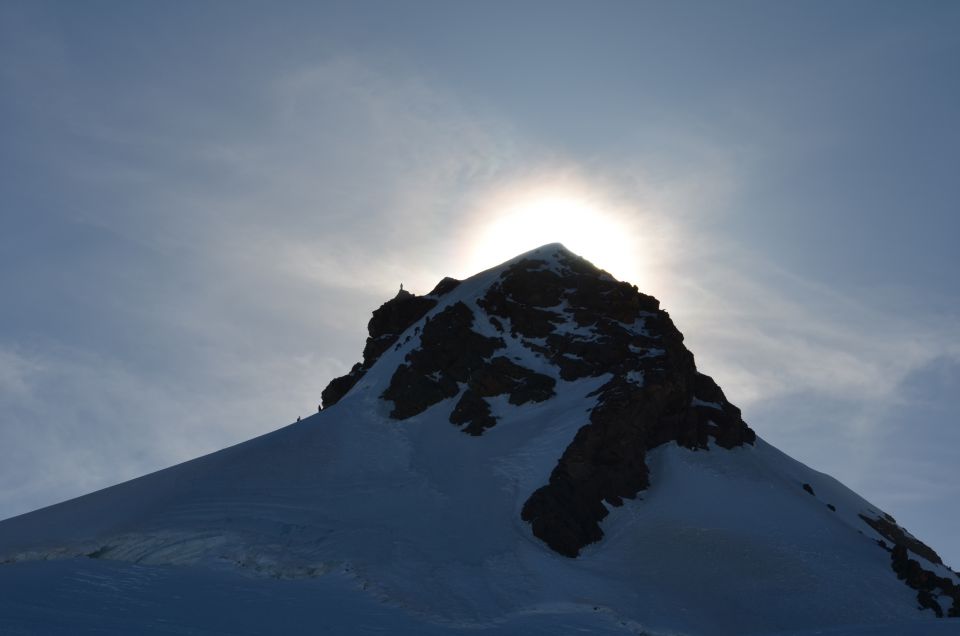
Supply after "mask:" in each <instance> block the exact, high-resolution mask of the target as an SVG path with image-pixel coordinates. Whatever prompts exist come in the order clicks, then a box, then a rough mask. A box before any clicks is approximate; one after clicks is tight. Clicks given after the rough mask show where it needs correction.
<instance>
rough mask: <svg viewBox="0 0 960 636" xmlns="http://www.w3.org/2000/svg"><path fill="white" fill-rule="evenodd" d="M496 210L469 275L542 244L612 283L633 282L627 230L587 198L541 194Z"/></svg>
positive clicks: (633, 253) (632, 248)
mask: <svg viewBox="0 0 960 636" xmlns="http://www.w3.org/2000/svg"><path fill="white" fill-rule="evenodd" d="M496 207H498V208H499V211H498V213H497V212H495V213H494V214H496V216H495V217H494V219H493V220H492V221H490V220H487V221H486V222H485V223H484V224H483V228H482V229H481V230H480V232H479V235H478V236H477V238H476V241H475V243H474V244H473V249H472V250H471V252H472V253H471V257H470V261H471V262H470V267H472V268H474V269H473V271H476V270H479V269H484V268H487V267H492V266H494V265H497V264H499V263H501V262H503V261H505V260H507V259H509V258H511V257H513V256H516V255H517V254H521V253H523V252H526V251H529V250H531V249H534V248H536V247H539V246H541V245H544V244H546V243H563V244H564V245H565V246H566V247H567V249H569V250H570V251H572V252H574V253H575V254H579V255H580V256H583V257H584V258H586V259H587V260H589V261H591V262H592V263H593V264H594V265H597V266H598V267H601V268H603V269H605V270H607V271H608V272H610V273H611V274H613V275H614V276H615V277H617V278H619V279H621V280H628V281H630V282H636V279H637V274H638V272H637V247H636V245H635V241H634V239H633V237H632V235H631V232H630V231H629V227H628V226H627V225H626V224H625V223H624V222H623V221H621V220H620V219H618V218H617V217H616V216H615V215H614V214H613V213H611V212H609V211H605V210H603V209H602V208H601V207H600V206H598V205H596V204H595V203H593V202H591V201H590V200H589V199H588V198H586V197H578V196H572V195H563V194H547V195H542V194H540V195H534V196H527V197H523V198H520V199H519V200H514V201H513V202H512V203H509V202H508V203H505V204H503V205H500V206H496ZM488 214H489V212H488Z"/></svg>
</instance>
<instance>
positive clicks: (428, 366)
mask: <svg viewBox="0 0 960 636" xmlns="http://www.w3.org/2000/svg"><path fill="white" fill-rule="evenodd" d="M473 321H474V315H473V312H472V311H471V310H470V308H469V307H467V306H466V305H465V304H464V303H463V302H457V303H454V304H452V305H450V306H449V307H447V308H446V309H444V310H443V311H441V312H440V313H439V314H437V315H436V316H434V317H433V318H432V319H430V320H428V321H427V323H426V324H425V325H424V327H423V333H422V335H421V337H420V347H419V348H417V349H416V350H414V351H412V352H411V353H410V354H408V355H407V357H406V360H405V362H404V364H401V365H400V366H399V367H397V370H396V371H395V372H394V374H393V377H392V378H391V380H390V386H388V387H387V390H386V391H384V393H383V395H382V397H383V398H384V399H387V400H391V401H393V404H394V407H393V411H392V412H391V413H390V416H391V417H394V418H396V419H400V420H403V419H406V418H408V417H412V416H414V415H417V414H419V413H422V412H423V411H425V410H426V409H427V408H429V407H431V406H433V405H434V404H436V403H438V402H440V401H441V400H444V399H446V398H451V397H454V396H456V395H457V394H458V393H460V390H461V385H466V387H467V388H466V390H465V391H464V394H463V395H462V396H461V398H460V401H459V402H458V404H457V406H456V407H455V408H454V410H453V412H452V413H451V415H450V422H451V423H453V424H460V425H462V424H466V427H465V428H464V431H465V432H467V433H469V434H471V435H480V434H481V433H482V432H483V430H484V429H487V428H490V427H491V426H493V425H494V424H495V423H496V418H495V417H494V416H493V415H491V412H490V405H489V404H488V403H487V402H486V401H485V400H484V399H483V398H487V397H493V396H495V395H503V394H509V396H510V397H509V401H510V403H511V404H523V403H526V402H531V401H534V402H540V401H543V400H546V399H548V398H550V397H552V396H553V387H554V385H555V384H556V380H554V379H553V378H551V377H549V376H546V375H543V374H540V373H535V372H533V371H531V370H530V369H527V368H525V367H521V366H519V365H517V364H515V363H513V362H511V361H510V360H508V359H507V358H505V357H503V356H496V357H494V355H493V354H494V353H495V352H496V351H497V350H499V349H503V348H504V347H505V346H506V344H505V343H504V341H503V339H502V338H491V337H488V336H483V335H481V334H479V333H477V332H475V331H474V330H473Z"/></svg>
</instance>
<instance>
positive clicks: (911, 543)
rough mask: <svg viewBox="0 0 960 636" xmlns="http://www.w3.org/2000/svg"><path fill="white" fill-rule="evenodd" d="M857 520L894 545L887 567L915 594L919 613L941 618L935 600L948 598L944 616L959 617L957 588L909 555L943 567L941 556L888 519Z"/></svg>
mask: <svg viewBox="0 0 960 636" xmlns="http://www.w3.org/2000/svg"><path fill="white" fill-rule="evenodd" d="M860 519H862V520H863V522H864V523H866V524H867V525H869V526H870V527H871V528H873V529H874V530H876V531H877V533H878V534H880V535H881V536H883V537H884V538H885V539H887V540H888V541H890V542H891V543H892V544H893V548H892V549H890V565H891V567H892V568H893V571H894V572H896V574H897V578H899V579H900V580H901V581H903V582H904V583H906V584H907V585H909V586H910V587H912V588H913V589H915V590H917V603H918V605H919V606H920V607H921V608H922V609H929V610H931V611H932V612H933V613H934V614H936V615H937V617H940V618H942V617H943V615H944V611H943V606H942V605H941V604H940V602H939V601H938V600H937V598H938V597H947V598H949V599H950V600H951V605H950V607H949V609H948V610H947V615H948V616H950V617H960V586H958V585H956V584H955V583H954V582H953V581H952V580H951V579H950V578H947V577H945V576H940V575H938V574H937V573H936V572H934V571H933V570H932V569H928V568H924V567H923V565H921V564H920V562H919V561H917V560H916V559H911V558H910V553H911V552H912V553H913V554H915V555H917V556H919V557H922V558H923V559H925V560H926V561H927V562H929V563H932V564H935V565H940V566H943V561H942V560H941V559H940V555H939V554H937V553H936V551H935V550H934V549H933V548H931V547H930V546H928V545H927V544H925V543H924V542H922V541H920V540H919V539H917V538H916V537H914V536H912V535H911V534H910V533H908V532H907V531H906V530H904V529H903V528H901V527H900V526H899V525H898V524H897V521H896V519H894V518H893V517H891V516H890V515H883V516H877V517H872V516H869V515H865V514H861V515H860ZM883 545H884V546H885V544H883ZM944 567H945V566H944Z"/></svg>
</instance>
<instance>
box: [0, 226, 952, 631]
mask: <svg viewBox="0 0 960 636" xmlns="http://www.w3.org/2000/svg"><path fill="white" fill-rule="evenodd" d="M368 329H369V338H368V339H367V342H366V346H365V348H364V351H363V360H362V361H361V362H359V363H357V364H356V365H354V367H353V369H352V370H351V371H350V372H349V373H348V374H347V375H344V376H342V377H340V378H336V379H335V380H333V381H332V382H331V383H330V384H329V385H328V386H327V387H326V389H325V390H324V391H323V392H322V400H323V410H322V411H321V412H320V413H318V414H317V415H315V416H313V417H309V418H306V419H304V420H303V421H300V422H298V423H296V424H293V425H290V426H287V427H285V428H282V429H280V430H277V431H275V432H273V433H270V434H268V435H264V436H262V437H259V438H256V439H253V440H250V441H249V442H246V443H243V444H240V445H237V446H234V447H231V448H228V449H225V450H223V451H220V452H218V453H214V454H211V455H208V456H205V457H201V458H199V459H196V460H193V461H191V462H187V463H185V464H181V465H179V466H174V467H172V468H169V469H167V470H164V471H160V472H158V473H154V474H151V475H148V476H145V477H141V478H139V479H136V480H133V481H130V482H126V483H124V484H120V485H118V486H114V487H112V488H108V489H106V490H102V491H99V492H96V493H93V494H91V495H87V496H85V497H80V498H78V499H74V500H71V501H68V502H65V503H62V504H59V505H56V506H51V507H49V508H45V509H42V510H39V511H36V512H33V513H30V514H27V515H22V516H20V517H15V518H13V519H9V520H7V521H4V522H2V523H0V561H2V562H3V564H2V565H0V593H6V597H4V595H3V594H0V599H3V598H5V599H6V600H0V631H2V632H5V633H6V632H12V633H50V632H54V631H56V629H57V628H59V627H62V626H63V625H65V624H69V625H70V626H71V631H74V632H82V631H84V629H87V628H89V631H94V630H99V631H101V632H102V631H107V632H110V631H115V632H117V633H121V632H124V631H135V632H138V633H172V632H173V631H176V630H175V629H173V627H177V626H178V625H179V627H178V629H181V628H182V629H181V631H183V630H187V631H191V630H192V631H191V633H205V632H214V631H216V632H218V633H221V632H229V633H264V632H266V631H271V632H283V633H367V632H383V631H388V632H391V633H417V634H449V633H462V632H464V631H467V630H469V631H470V632H471V633H472V632H475V631H476V630H480V631H481V632H486V633H490V634H514V633H525V634H526V633H534V634H536V633H540V634H564V633H574V632H588V633H600V634H607V633H611V634H612V633H634V634H651V635H652V634H691V635H693V634H711V635H712V634H721V635H722V634H758V635H759V634H813V633H828V634H948V633H960V621H953V620H950V617H958V616H960V577H958V575H957V574H956V573H955V572H953V571H951V570H950V569H949V568H948V567H947V566H946V565H944V564H943V563H942V562H941V560H940V557H939V556H938V555H937V554H936V552H934V551H933V550H932V549H931V548H930V547H928V546H926V545H925V544H923V543H922V542H920V541H919V540H918V539H916V538H914V537H913V536H912V535H910V534H909V533H908V532H907V531H906V530H904V529H903V528H901V527H900V526H899V525H898V524H897V523H896V521H895V520H894V519H893V518H892V517H890V516H889V515H887V514H886V513H884V512H882V511H881V510H879V509H877V508H876V507H874V506H872V505H871V504H870V503H869V502H867V501H865V500H863V499H862V498H860V497H859V496H857V495H856V494H855V493H853V492H851V491H850V490H848V489H847V488H845V487H844V486H843V485H842V484H840V483H838V482H837V481H835V480H834V479H832V478H830V477H828V476H826V475H823V474H821V473H818V472H816V471H813V470H811V469H810V468H807V467H806V466H804V465H802V464H800V463H799V462H796V461H794V460H792V459H791V458H789V457H788V456H786V455H785V454H783V453H781V452H780V451H778V450H777V449H775V448H773V447H772V446H770V445H769V444H766V443H765V442H764V441H763V440H762V439H760V438H758V437H757V435H756V433H755V432H754V431H753V430H752V429H751V428H750V427H749V426H748V425H747V424H746V423H745V422H744V421H743V419H742V417H741V412H740V410H739V409H738V408H737V407H736V406H734V405H733V404H731V403H730V402H729V401H728V400H727V398H726V396H725V395H724V393H723V391H722V390H721V389H720V387H719V386H718V385H717V383H716V382H714V380H713V379H712V378H710V377H709V376H706V375H704V374H702V373H699V372H698V371H697V368H696V365H695V363H694V357H693V355H692V354H691V353H690V352H689V351H688V350H687V349H686V347H685V346H684V344H683V336H682V334H681V333H680V331H678V329H677V328H676V326H674V324H673V322H672V320H671V319H670V316H669V315H668V314H667V313H666V312H665V311H663V310H662V309H660V307H659V302H658V301H657V300H656V299H655V298H653V297H651V296H647V295H644V294H642V293H640V292H639V291H638V290H637V289H636V287H634V286H632V285H630V284H628V283H624V282H620V281H617V280H615V279H614V278H613V277H611V276H610V275H609V274H607V273H606V272H603V271H601V270H599V269H597V268H595V267H594V266H593V265H591V264H590V263H589V262H587V261H585V260H584V259H582V258H580V257H578V256H576V255H574V254H572V253H570V252H569V251H567V250H566V249H565V248H564V247H563V246H561V245H558V244H552V245H546V246H543V247H541V248H538V249H536V250H533V251H531V252H528V253H526V254H523V255H521V256H518V257H516V258H514V259H512V260H510V261H508V262H506V263H504V264H502V265H500V266H498V267H496V268H493V269H491V270H488V271H485V272H481V273H480V274H477V275H475V276H473V277H471V278H469V279H466V280H463V281H457V280H454V279H450V278H445V279H443V280H442V281H441V282H440V283H439V284H438V285H437V287H436V288H435V289H434V290H433V291H431V292H430V293H429V294H427V295H425V296H417V295H414V294H411V293H409V292H406V291H402V290H401V292H400V293H399V294H398V295H397V296H396V297H395V298H393V299H391V300H389V301H388V302H386V303H385V304H384V305H383V306H381V307H380V308H379V309H377V310H376V311H374V312H373V317H372V318H371V319H370V322H369V325H368ZM172 566H175V567H172ZM84 577H86V578H84ZM90 577H99V578H97V580H98V581H109V582H110V584H109V585H108V586H107V587H106V588H104V589H100V588H97V589H94V590H92V591H91V589H90V586H89V585H88V584H87V583H84V582H85V581H87V582H88V581H89V580H91V579H90ZM54 578H57V580H64V579H65V578H66V579H67V580H72V581H75V583H72V584H69V585H66V586H65V587H62V590H61V593H60V595H59V596H57V595H56V594H54V595H52V596H51V595H50V593H49V591H47V592H44V591H43V590H48V587H47V586H46V585H45V583H44V582H49V581H51V580H52V579H54ZM278 579H279V580H278ZM25 581H26V582H30V581H33V582H34V584H33V586H32V587H31V585H30V584H26V585H25V584H24V582H25ZM77 581H78V582H77ZM131 581H133V583H131ZM71 586H72V587H71ZM12 589H15V590H16V593H12V592H10V590H12ZM174 589H176V590H181V591H182V590H189V594H190V595H191V596H190V598H191V599H193V601H185V600H183V597H182V595H176V594H173V593H172V592H171V590H174ZM213 589H216V590H220V591H221V592H216V593H215V592H212V591H211V590H213ZM24 590H26V591H24ZM222 590H230V594H229V597H230V598H240V597H245V598H247V597H248V598H250V599H255V600H251V601H250V603H249V604H247V605H245V606H244V607H248V608H249V609H248V611H247V613H246V614H245V613H244V610H243V609H235V610H233V611H231V612H229V613H228V615H227V616H220V617H219V618H216V619H213V618H211V614H210V612H211V611H212V609H211V608H213V607H215V606H216V605H217V603H218V602H220V598H221V597H220V596H217V594H218V593H219V594H221V595H223V592H222ZM77 598H81V599H87V600H89V599H90V598H96V599H98V600H100V601H103V600H104V599H108V600H110V602H111V603H113V604H114V605H113V606H115V607H118V608H120V610H119V614H118V615H117V616H113V617H111V618H109V619H107V618H104V617H103V616H101V615H99V614H97V613H96V612H92V611H90V610H89V609H88V610H81V609H79V608H78V607H74V606H73V605H71V603H72V602H74V603H75V601H73V600H71V599H77ZM11 599H12V600H11ZM157 599H161V600H157ZM280 599H282V601H281V600H280ZM274 601H275V602H274ZM191 602H192V603H194V605H190V603H191ZM258 603H259V605H258ZM63 607H68V608H69V611H67V612H66V613H64V611H63V609H62V608H63ZM83 607H85V608H89V607H90V605H89V604H84V606H83ZM254 607H256V608H257V610H256V612H254V610H253V609H252V608H254ZM131 608H135V609H131ZM191 608H192V609H191ZM318 616H322V618H319V617H318ZM936 617H943V618H944V620H936ZM281 618H282V620H283V623H282V624H283V627H282V628H278V627H277V625H278V623H277V622H276V621H278V620H280V619H281ZM111 621H112V622H111ZM317 621H319V622H317ZM324 621H326V622H324ZM78 627H79V629H74V628H78ZM34 628H36V629H34ZM168 628H169V631H164V630H168ZM17 630H20V631H19V632H18V631H17ZM178 633H180V632H178Z"/></svg>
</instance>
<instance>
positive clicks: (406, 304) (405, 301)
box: [320, 278, 453, 408]
mask: <svg viewBox="0 0 960 636" xmlns="http://www.w3.org/2000/svg"><path fill="white" fill-rule="evenodd" d="M447 280H453V279H446V278H445V279H443V281H440V285H438V286H437V287H440V286H441V285H443V284H444V281H447ZM436 304H437V300H436V299H435V298H431V297H429V296H416V295H414V294H411V293H410V292H407V291H404V290H402V289H401V290H400V293H398V294H397V295H396V296H395V297H394V298H393V299H391V300H388V301H387V302H385V303H383V304H382V305H381V306H380V307H379V308H378V309H376V310H375V311H374V312H373V316H372V317H371V318H370V322H368V323H367V333H368V334H369V336H368V337H367V343H366V345H365V346H364V347H363V362H358V363H357V364H355V365H353V368H352V369H350V373H348V374H346V375H342V376H340V377H338V378H334V379H333V380H331V381H330V383H329V384H328V385H327V386H326V388H325V389H324V390H323V391H322V392H321V394H320V397H321V401H322V404H323V408H328V407H330V406H333V405H334V404H336V403H337V402H339V401H340V398H342V397H343V396H344V395H346V394H347V392H348V391H349V390H350V389H352V388H353V385H355V384H356V383H357V381H359V380H360V378H362V377H363V376H364V374H365V373H366V372H367V370H368V369H369V368H370V367H372V366H373V364H374V363H375V362H376V361H377V360H378V359H379V358H380V356H381V355H383V352H384V351H386V350H387V349H389V348H390V347H391V346H393V344H394V343H395V342H396V341H397V339H398V338H399V337H400V334H402V333H403V332H404V331H406V330H407V329H408V328H409V327H410V326H411V325H412V324H413V323H415V322H417V321H418V320H420V319H421V318H423V316H424V315H425V314H426V313H427V312H428V311H430V310H431V309H433V308H434V307H435V306H436Z"/></svg>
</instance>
